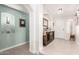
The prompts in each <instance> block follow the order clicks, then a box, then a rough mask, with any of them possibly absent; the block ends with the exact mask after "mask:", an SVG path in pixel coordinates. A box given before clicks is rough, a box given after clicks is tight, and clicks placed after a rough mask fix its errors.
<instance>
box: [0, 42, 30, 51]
mask: <svg viewBox="0 0 79 59" xmlns="http://www.w3.org/2000/svg"><path fill="white" fill-rule="evenodd" d="M27 43H29V42H23V43H19V44H16V45H13V46H11V47H8V48H4V49H1V50H0V52H3V51H6V50H9V49H12V48H15V47H18V46H21V45H24V44H27Z"/></svg>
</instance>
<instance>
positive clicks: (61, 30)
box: [54, 19, 65, 39]
mask: <svg viewBox="0 0 79 59" xmlns="http://www.w3.org/2000/svg"><path fill="white" fill-rule="evenodd" d="M54 30H55V38H61V39H65V22H64V20H63V19H57V20H55V26H54Z"/></svg>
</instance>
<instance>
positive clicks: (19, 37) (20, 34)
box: [0, 5, 29, 50]
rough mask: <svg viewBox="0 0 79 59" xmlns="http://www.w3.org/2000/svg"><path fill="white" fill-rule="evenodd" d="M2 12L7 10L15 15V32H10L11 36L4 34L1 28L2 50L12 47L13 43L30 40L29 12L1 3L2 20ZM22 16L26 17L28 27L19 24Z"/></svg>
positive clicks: (0, 41)
mask: <svg viewBox="0 0 79 59" xmlns="http://www.w3.org/2000/svg"><path fill="white" fill-rule="evenodd" d="M1 12H7V13H10V14H12V15H14V17H15V33H14V34H10V35H9V38H7V36H6V34H2V33H1V30H0V50H1V49H4V48H8V47H11V46H13V45H17V44H20V43H23V42H28V40H29V14H28V13H24V12H21V11H18V10H15V9H12V8H9V7H7V6H5V5H0V20H1ZM20 18H24V19H25V20H26V27H24V28H23V27H20V26H19V19H20ZM0 23H1V22H0Z"/></svg>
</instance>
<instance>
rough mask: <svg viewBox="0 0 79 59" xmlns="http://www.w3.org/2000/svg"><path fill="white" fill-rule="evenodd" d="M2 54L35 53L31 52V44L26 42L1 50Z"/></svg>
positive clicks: (0, 53)
mask: <svg viewBox="0 0 79 59" xmlns="http://www.w3.org/2000/svg"><path fill="white" fill-rule="evenodd" d="M0 55H33V54H32V53H30V52H29V44H25V45H22V46H19V47H16V48H12V49H9V50H7V51H4V52H0Z"/></svg>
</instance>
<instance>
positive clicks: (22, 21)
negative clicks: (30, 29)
mask: <svg viewBox="0 0 79 59" xmlns="http://www.w3.org/2000/svg"><path fill="white" fill-rule="evenodd" d="M20 27H25V20H24V19H20Z"/></svg>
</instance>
